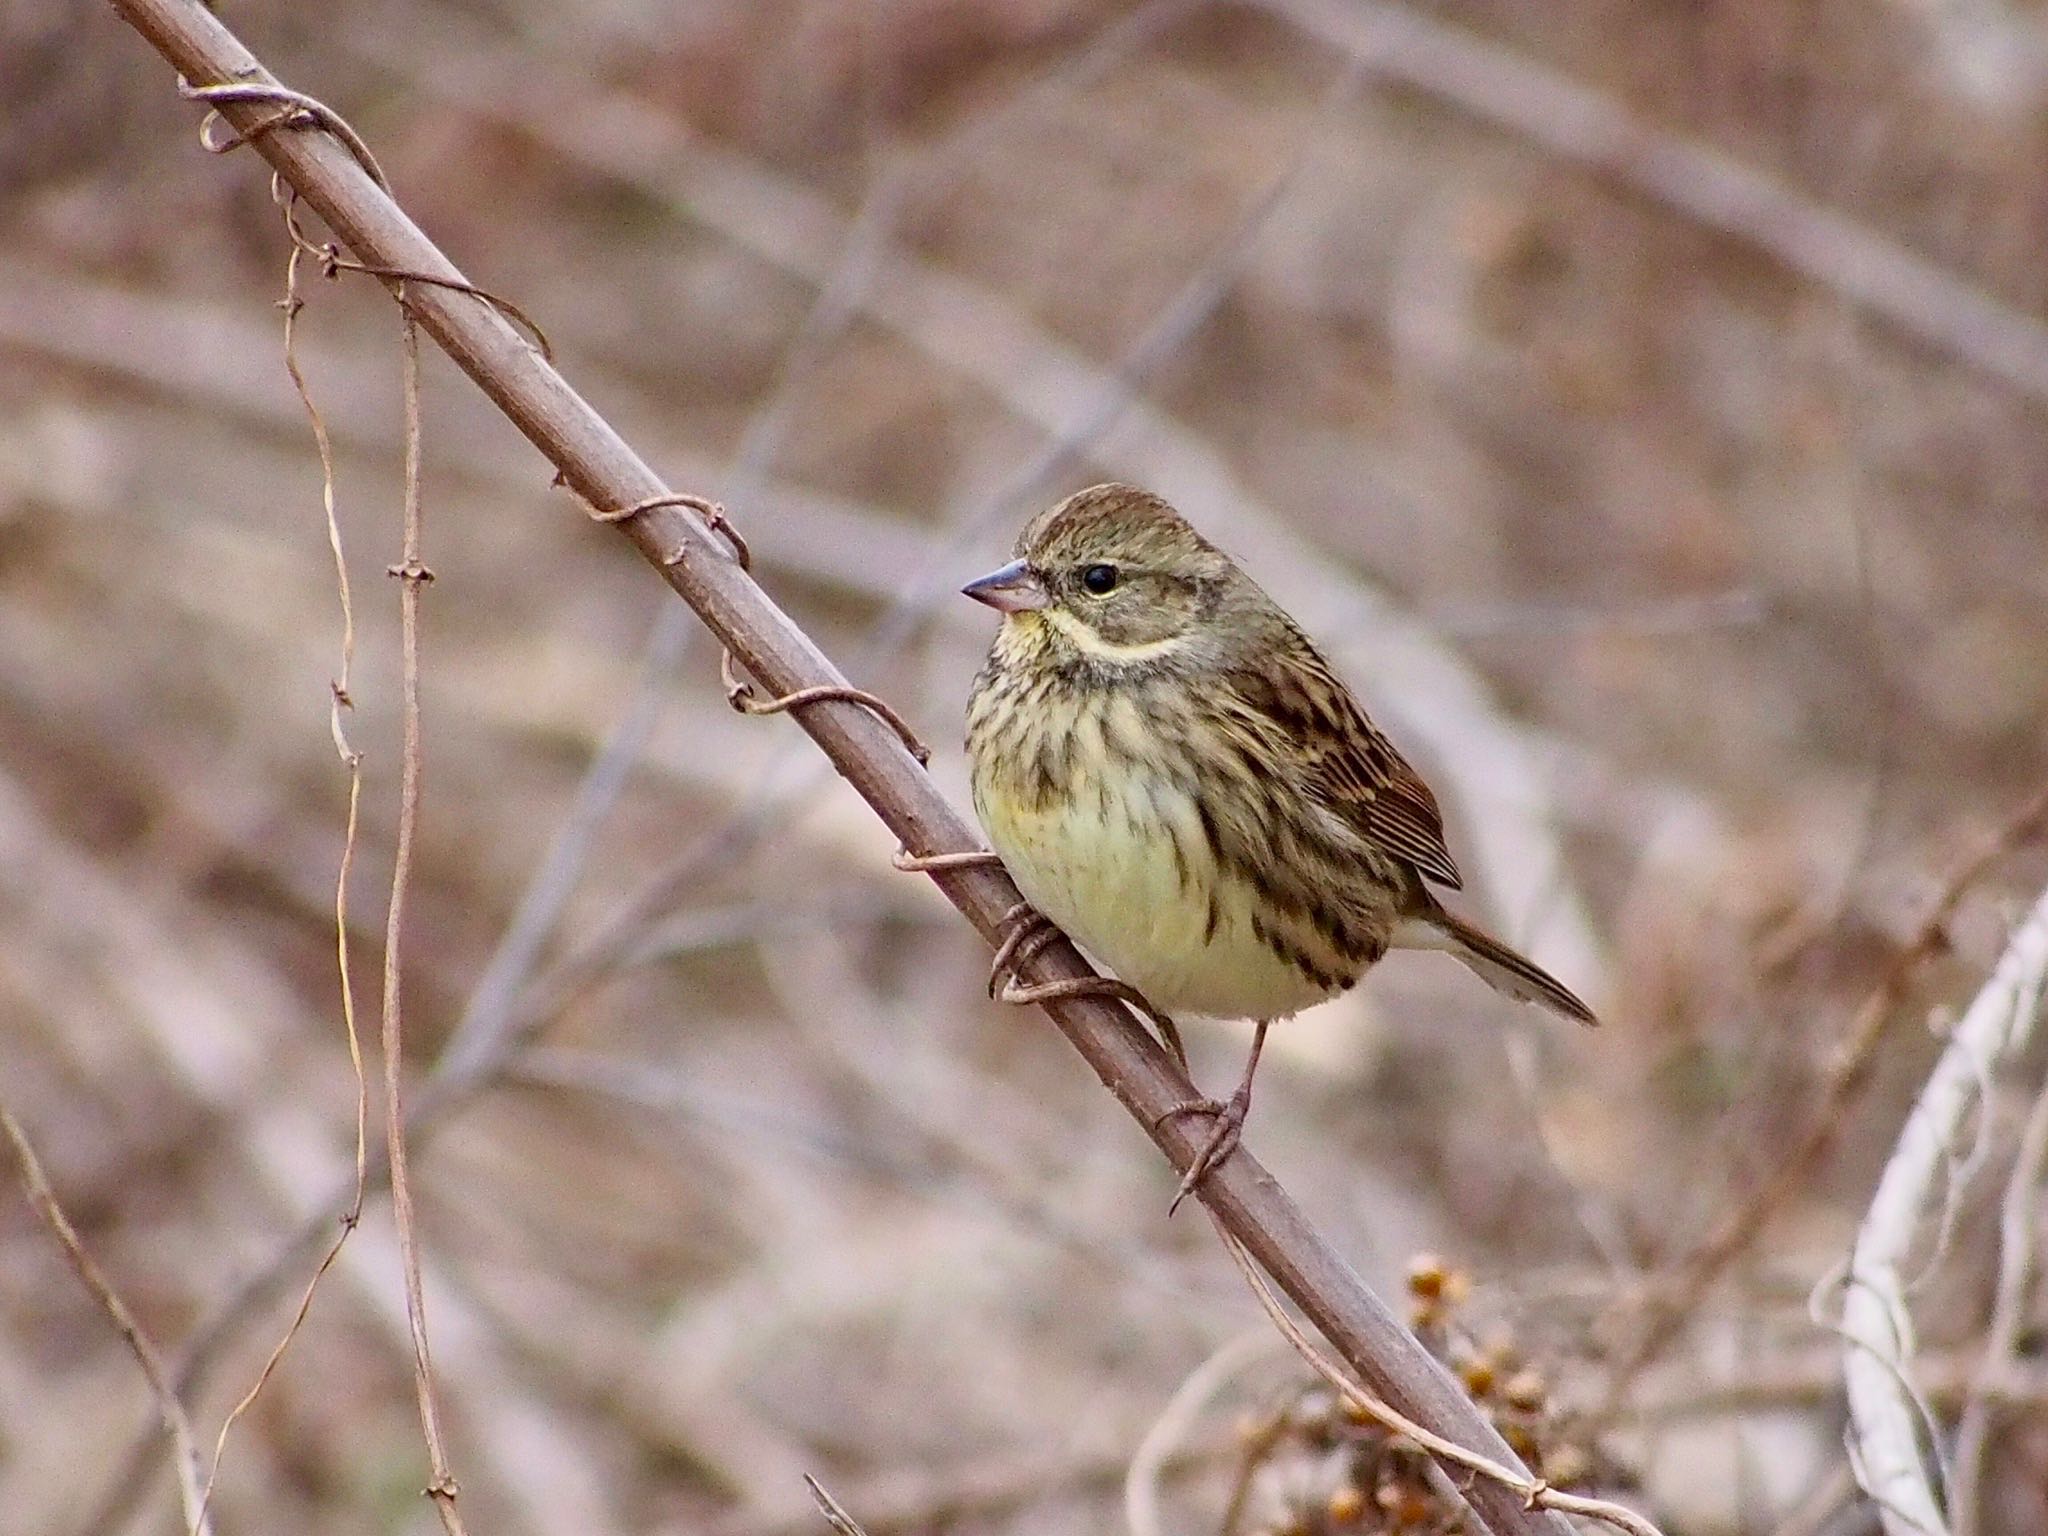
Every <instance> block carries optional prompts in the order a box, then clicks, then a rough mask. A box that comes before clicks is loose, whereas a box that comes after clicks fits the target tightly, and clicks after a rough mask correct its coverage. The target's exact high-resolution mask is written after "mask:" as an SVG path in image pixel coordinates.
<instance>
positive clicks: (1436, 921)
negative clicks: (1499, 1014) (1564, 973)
mask: <svg viewBox="0 0 2048 1536" xmlns="http://www.w3.org/2000/svg"><path fill="white" fill-rule="evenodd" d="M1394 942H1395V943H1396V944H1398V945H1400V946H1402V947H1403V948H1406V949H1441V950H1445V951H1447V952H1448V953H1450V954H1452V955H1455V956H1456V957H1457V958H1458V959H1459V960H1461V961H1463V962H1464V964H1465V967H1466V969H1467V970H1469V971H1471V972H1472V974H1473V975H1475V976H1477V977H1478V978H1479V979H1480V980H1481V981H1483V982H1485V983H1486V984H1487V985H1488V986H1489V987H1491V988H1493V990H1494V991H1496V992H1501V993H1505V994H1506V995H1507V996H1509V997H1512V998H1514V999H1515V1000H1516V1001H1517V1002H1523V1003H1540V1004H1542V1006H1544V1007H1545V1008H1548V1009H1550V1010H1551V1011H1552V1012H1553V1013H1561V1014H1563V1015H1564V1016H1565V1017H1566V1018H1568V1019H1577V1020H1578V1021H1579V1022H1580V1023H1581V1024H1598V1023H1599V1022H1600V1021H1599V1020H1598V1019H1596V1018H1594V1017H1593V1010H1592V1009H1590V1008H1588V1007H1587V1006H1586V1005H1585V1004H1584V1003H1582V1002H1580V1001H1579V1000H1578V998H1577V997H1576V996H1574V995H1573V993H1572V991H1571V989H1570V988H1569V987H1567V986H1566V985H1565V984H1564V983H1563V982H1561V981H1559V980H1558V979H1557V978H1556V977H1555V976H1553V975H1551V974H1550V973H1549V972H1548V971H1546V970H1544V969H1543V967H1542V966H1540V965H1538V964H1537V963H1536V962H1535V961H1533V960H1530V959H1526V958H1524V957H1523V956H1521V955H1518V954H1516V953H1515V952H1514V951H1513V950H1512V949H1509V948H1508V947H1507V945H1505V944H1503V943H1501V941H1500V940H1499V939H1496V938H1495V937H1493V935H1492V934H1490V933H1485V932H1482V931H1481V930H1480V929H1477V928H1475V927H1473V926H1472V925H1471V924H1470V923H1468V922H1466V921H1465V920H1464V919H1463V918H1461V917H1455V916H1453V915H1452V914H1451V913H1449V912H1446V911H1445V910H1444V909H1443V908H1442V907H1437V906H1435V905H1434V904H1433V903H1432V910H1431V911H1429V912H1427V913H1421V914H1417V915H1414V916H1410V917H1407V918H1404V919H1403V920H1402V923H1401V926H1400V929H1399V930H1398V931H1397V932H1396V934H1395V936H1394Z"/></svg>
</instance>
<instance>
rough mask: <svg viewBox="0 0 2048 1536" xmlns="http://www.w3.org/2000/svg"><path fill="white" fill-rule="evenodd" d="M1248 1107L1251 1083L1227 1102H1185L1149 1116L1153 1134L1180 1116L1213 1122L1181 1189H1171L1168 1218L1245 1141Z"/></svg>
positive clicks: (1250, 1103) (1244, 1084)
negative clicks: (1192, 1116) (1208, 1117)
mask: <svg viewBox="0 0 2048 1536" xmlns="http://www.w3.org/2000/svg"><path fill="white" fill-rule="evenodd" d="M1251 1107H1252V1095H1251V1084H1250V1083H1249V1082H1246V1083H1242V1084H1240V1085H1239V1086H1238V1090H1237V1092H1235V1093H1233V1094H1232V1095H1231V1096H1230V1097H1229V1098H1227V1099H1184V1100H1182V1101H1181V1102H1180V1103H1178V1104H1175V1105H1172V1106H1170V1107H1169V1108H1167V1109H1165V1110H1162V1111H1161V1112H1160V1113H1159V1114H1157V1115H1154V1116H1153V1117H1152V1129H1153V1130H1155V1131H1156V1130H1158V1129H1159V1127H1160V1126H1162V1125H1164V1124H1165V1123H1166V1122H1167V1121H1169V1120H1171V1119H1174V1118H1175V1117H1176V1116H1179V1115H1212V1116H1214V1117H1215V1120H1216V1126H1215V1129H1214V1130H1212V1131H1211V1132H1210V1133H1209V1139H1208V1140H1207V1141H1205V1142H1203V1143H1202V1145H1201V1148H1200V1149H1199V1150H1198V1151H1197V1152H1196V1153H1195V1156H1194V1160H1193V1161H1192V1162H1190V1163H1189V1164H1188V1169H1187V1172H1186V1173H1184V1174H1182V1175H1181V1179H1180V1186H1179V1187H1178V1188H1177V1189H1175V1190H1174V1192H1173V1199H1172V1201H1171V1202H1170V1203H1169V1204H1168V1205H1167V1207H1166V1214H1167V1215H1168V1216H1171V1215H1172V1214H1173V1213H1174V1212H1175V1211H1177V1210H1179V1209H1180V1203H1181V1201H1183V1200H1185V1199H1187V1197H1188V1196H1189V1195H1191V1194H1193V1193H1194V1192H1195V1191H1196V1190H1198V1189H1200V1188H1201V1187H1202V1184H1203V1182H1204V1181H1205V1180H1207V1179H1208V1177H1209V1175H1210V1174H1212V1173H1214V1172H1215V1171H1216V1170H1217V1169H1218V1168H1220V1167H1222V1166H1223V1164H1224V1163H1225V1162H1227V1161H1228V1160H1229V1158H1230V1154H1231V1153H1233V1152H1235V1151H1236V1150H1237V1145H1238V1143H1239V1142H1240V1141H1242V1140H1243V1139H1244V1122H1245V1117H1246V1116H1247V1115H1248V1114H1250V1113H1251Z"/></svg>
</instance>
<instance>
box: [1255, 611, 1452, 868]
mask: <svg viewBox="0 0 2048 1536" xmlns="http://www.w3.org/2000/svg"><path fill="white" fill-rule="evenodd" d="M1262 595H1263V594H1262ZM1277 611H1278V610H1277V609H1276V610H1275V612H1277ZM1272 640H1273V643H1274V644H1275V646H1276V648H1277V649H1279V650H1281V651H1283V652H1284V653H1285V654H1284V656H1282V657H1274V658H1269V659H1268V660H1266V662H1265V663H1264V664H1263V665H1259V664H1254V665H1252V666H1248V667H1244V668H1242V669H1240V670H1238V671H1237V673H1236V675H1235V676H1234V677H1233V678H1232V679H1231V681H1232V683H1233V684H1234V685H1235V688H1236V692H1237V693H1238V695H1239V696H1240V697H1241V698H1243V699H1244V701H1245V703H1247V704H1248V705H1250V706H1251V707H1252V708H1254V709H1256V710H1258V711H1259V713H1261V714H1263V715H1265V716H1266V717H1267V718H1268V719H1270V720H1271V721H1272V722H1273V723H1274V725H1276V726H1277V727H1279V729H1281V730H1282V731H1284V732H1285V733H1286V734H1287V736H1288V738H1289V739H1290V740H1291V741H1292V742H1293V743H1294V745H1295V747H1296V748H1297V750H1299V751H1300V752H1301V753H1302V755H1303V759H1304V761H1305V763H1306V769H1305V779H1306V787H1307V788H1308V789H1309V790H1310V792H1311V793H1313V794H1315V795H1316V796H1317V797H1318V798H1319V799H1321V800H1322V801H1323V803H1324V804H1325V805H1326V806H1327V807H1328V808H1329V809H1330V810H1331V811H1333V812H1334V813H1335V814H1336V815H1337V816H1339V817H1340V818H1342V819H1343V820H1344V821H1345V822H1346V823H1347V824H1349V825H1350V826H1351V827H1352V828H1353V829H1354V830H1355V831H1357V833H1358V834H1359V836H1361V837H1363V838H1365V839H1366V840H1368V841H1369V842H1371V843H1373V844H1374V845H1376V846H1377V847H1379V848H1381V849H1383V850H1384V851H1386V852H1387V853H1389V854H1391V855H1392V856H1393V857H1395V858H1397V859H1400V860H1402V861H1403V862H1405V863H1408V864H1411V865H1413V866H1414V867H1415V868H1416V869H1417V870H1418V871H1420V872H1421V873H1422V874H1423V875H1425V876H1427V877H1428V878H1429V879H1431V880H1433V881H1435V882H1436V883H1437V884H1439V885H1442V886H1446V887H1448V888H1449V889H1451V890H1454V891H1455V890H1459V889H1462V888H1463V886H1464V883H1465V882H1464V878H1463V877H1462V876H1461V875H1460V874H1459V873H1458V866H1457V864H1456V862H1455V861H1454V860H1453V859H1452V858H1451V851H1450V849H1449V848H1448V847H1447V846H1446V845H1445V843H1444V819H1443V813H1442V812H1441V811H1440V810H1438V809H1437V803H1436V796H1435V795H1434V794H1432V793H1431V792H1430V788H1429V786H1428V785H1427V784H1425V783H1424V782H1423V781H1422V776H1421V775H1420V774H1418V773H1417V772H1416V771H1415V770H1414V769H1413V768H1411V767H1409V766H1408V762H1407V760H1406V759H1405V758H1403V757H1402V756H1401V754H1400V753H1399V752H1397V751H1396V750H1395V749H1394V744H1393V743H1392V742H1390V741H1388V740H1387V738H1386V737H1385V736H1384V735H1383V734H1381V732H1380V729H1379V727H1378V726H1376V725H1374V724H1373V723H1372V721H1371V720H1370V719H1369V718H1368V717H1367V715H1366V713H1365V711H1364V710H1363V709H1362V708H1360V707H1359V703H1358V701H1357V700H1356V699H1355V698H1353V697H1352V695H1351V690H1350V689H1348V688H1346V687H1345V686H1344V684H1343V682H1342V681H1341V680H1340V679H1339V678H1338V677H1337V675H1336V674H1335V673H1334V672H1332V671H1331V670H1330V665H1329V663H1328V662H1326V661H1325V660H1324V659H1323V658H1322V655H1321V654H1320V653H1319V652H1318V651H1317V650H1316V648H1315V647H1314V646H1313V645H1312V644H1311V643H1310V642H1309V640H1308V637H1307V636H1305V635H1303V634H1302V633H1301V631H1300V630H1299V629H1297V628H1296V627H1295V626H1294V624H1293V622H1292V621H1291V620H1284V619H1283V621H1282V626H1281V633H1280V634H1278V635H1275V636H1273V637H1272ZM1275 660H1279V661H1281V662H1282V665H1279V666H1274V665H1273V664H1272V663H1273V661H1275Z"/></svg>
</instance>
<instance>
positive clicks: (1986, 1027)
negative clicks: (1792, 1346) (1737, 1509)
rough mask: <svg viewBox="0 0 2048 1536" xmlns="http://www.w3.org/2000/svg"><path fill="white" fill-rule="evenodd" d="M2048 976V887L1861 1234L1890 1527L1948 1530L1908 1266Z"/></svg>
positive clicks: (1853, 1320) (1864, 1369)
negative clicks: (1916, 1384)
mask: <svg viewBox="0 0 2048 1536" xmlns="http://www.w3.org/2000/svg"><path fill="white" fill-rule="evenodd" d="M2044 984H2048V890H2044V891H2043V892H2042V894H2041V896H2040V898H2039V899H2038V900H2037V901H2036V902H2035V903H2034V906H2033V907H2032V909H2031V910H2030V911H2029V912H2028V914H2027V915H2026V916H2025V917H2024V918H2022V919H2021V921H2020V923H2019V926H2018V927H2017V928H2015V929H2014V930H2013V934H2012V937H2011V938H2010V939H2009V940H2008V941H2007V943H2006V947H2005V952H2004V953H2003V954H2002V955H2000V956H1999V958H1998V963H1997V965H1996V966H1995V967H1993V969H1992V972H1991V977H1990V979H1989V980H1988V981H1987V982H1985V984H1984V987H1983V989H1982V990H1981V991H1979V992H1978V994H1977V996H1976V997H1975V999H1973V1000H1972V1002H1971V1003H1970V1006H1969V1008H1968V1009H1967V1010H1966V1011H1965V1012H1964V1014H1963V1017H1962V1020H1961V1022H1959V1023H1958V1024H1957V1025H1956V1027H1955V1030H1954V1032H1953V1033H1952V1034H1951V1035H1950V1037H1949V1043H1948V1046H1947V1048H1946V1049H1945V1050H1943V1052H1942V1053H1941V1059H1940V1060H1939V1061H1937V1062H1936V1063H1935V1064H1934V1070H1933V1072H1932V1073H1930V1074H1929V1075H1928V1079H1927V1084H1926V1086H1925V1087H1924V1088H1923V1089H1921V1091H1920V1097H1919V1099H1918V1100H1917V1101H1916V1102H1915V1104H1914V1106H1913V1111H1912V1113H1911V1115H1909V1116H1908V1117H1907V1120H1906V1124H1905V1128H1904V1129H1903V1130H1901V1131H1900V1133H1899V1140H1898V1145H1897V1146H1896V1147H1895V1148H1894V1149H1893V1152H1892V1156H1891V1160H1890V1161H1889V1162H1888V1163H1886V1165H1885V1170H1884V1173H1883V1175H1882V1177H1880V1178H1879V1180H1878V1185H1877V1191H1876V1193H1875V1194H1874V1195H1872V1197H1871V1201H1870V1209H1869V1211H1868V1213H1867V1214H1866V1215H1865V1217H1864V1219H1863V1225H1862V1227H1861V1229H1860V1230H1859V1231H1858V1232H1857V1234H1856V1243H1855V1247H1854V1248H1853V1249H1852V1250H1851V1253H1850V1258H1849V1267H1848V1274H1847V1278H1846V1280H1845V1281H1844V1288H1843V1295H1842V1320H1841V1332H1842V1335H1843V1337H1844V1338H1845V1339H1846V1340H1847V1341H1848V1349H1847V1350H1846V1352H1845V1356H1844V1362H1843V1380H1844V1382H1845V1384H1846V1386H1847V1388H1848V1394H1849V1413H1850V1419H1851V1422H1852V1423H1853V1425H1854V1427H1855V1440H1854V1443H1853V1446H1852V1449H1853V1451H1854V1454H1855V1459H1856V1472H1857V1481H1858V1482H1859V1483H1860V1484H1861V1485H1862V1486H1863V1488H1864V1490H1865V1491H1866V1492H1868V1493H1869V1494H1870V1496H1871V1498H1873V1499H1874V1500H1875V1501H1876V1502H1877V1505H1878V1508H1879V1511H1880V1513H1881V1515H1882V1517H1883V1520H1884V1524H1885V1529H1886V1531H1887V1532H1889V1533H1890V1536H1945V1533H1946V1532H1947V1531H1948V1529H1949V1526H1948V1522H1947V1519H1946V1517H1945V1516H1944V1515H1943V1514H1942V1509H1941V1500H1940V1499H1939V1497H1938V1496H1937V1495H1936V1492H1935V1489H1934V1488H1933V1486H1932V1485H1931V1484H1930V1482H1929V1480H1928V1471H1927V1454H1928V1447H1927V1445H1926V1444H1925V1442H1924V1439H1923V1424H1924V1415H1923V1412H1922V1408H1921V1402H1920V1399H1919V1397H1918V1395H1917V1393H1916V1392H1915V1390H1914V1388H1913V1386H1912V1383H1911V1378H1910V1375H1909V1373H1910V1370H1911V1366H1912V1356H1913V1347H1914V1346H1913V1330H1912V1316H1911V1313H1910V1311H1909V1309H1908V1307H1907V1304H1906V1298H1907V1294H1908V1291H1909V1290H1910V1288H1911V1285H1912V1281H1913V1276H1912V1275H1911V1274H1910V1273H1909V1268H1910V1266H1911V1262H1912V1259H1913V1256H1914V1254H1915V1252H1916V1251H1917V1248H1918V1245H1919V1239H1920V1238H1921V1236H1922V1234H1923V1233H1924V1232H1925V1231H1926V1229H1927V1225H1928V1222H1929V1219H1930V1217H1931V1216H1933V1215H1935V1214H1936V1213H1939V1212H1943V1211H1945V1210H1946V1209H1947V1208H1948V1207H1949V1206H1950V1204H1951V1203H1952V1201H1953V1199H1954V1197H1955V1194H1956V1190H1955V1188H1954V1185H1955V1184H1956V1182H1957V1181H1958V1180H1959V1179H1960V1178H1961V1177H1962V1174H1961V1173H1960V1172H1959V1171H1958V1169H1957V1165H1956V1157H1957V1153H1956V1149H1957V1148H1958V1147H1960V1146H1961V1145H1962V1144H1963V1142H1964V1139H1965V1135H1966V1132H1967V1130H1968V1127H1969V1126H1970V1124H1971V1122H1972V1120H1973V1118H1974V1117H1975V1116H1978V1115H1981V1114H1982V1112H1983V1099H1984V1094H1985V1092H1986V1090H1987V1088H1988V1086H1989V1084H1990V1082H1991V1080H1992V1074H1993V1073H1994V1072H1995V1071H1996V1070H1997V1069H1998V1067H1999V1065H2000V1064H2001V1063H2002V1062H2004V1061H2006V1060H2007V1059H2009V1058H2010V1057H2011V1056H2012V1055H2013V1054H2014V1053H2015V1052H2017V1051H2019V1050H2020V1049H2022V1048H2023V1047H2024V1046H2025V1045H2026V1043H2027V1041H2028V1039H2029V1037H2030V1036H2031V1034H2032V1031H2033V1028H2034V1024H2035V1021H2036V1019H2037V1018H2038V1017H2039V1015H2040V1012H2041V994H2042V989H2043V986H2044Z"/></svg>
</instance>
